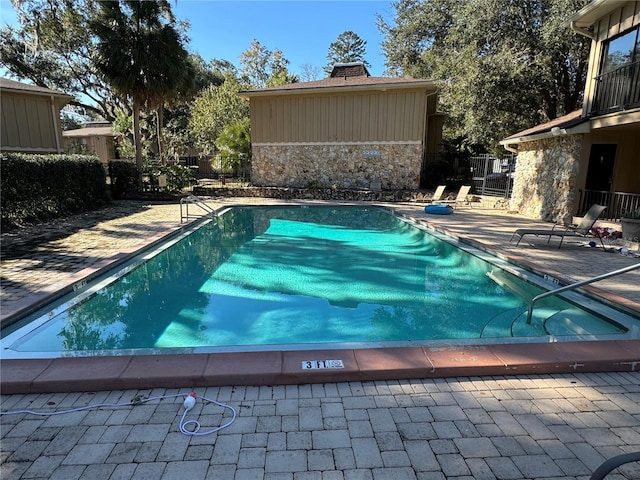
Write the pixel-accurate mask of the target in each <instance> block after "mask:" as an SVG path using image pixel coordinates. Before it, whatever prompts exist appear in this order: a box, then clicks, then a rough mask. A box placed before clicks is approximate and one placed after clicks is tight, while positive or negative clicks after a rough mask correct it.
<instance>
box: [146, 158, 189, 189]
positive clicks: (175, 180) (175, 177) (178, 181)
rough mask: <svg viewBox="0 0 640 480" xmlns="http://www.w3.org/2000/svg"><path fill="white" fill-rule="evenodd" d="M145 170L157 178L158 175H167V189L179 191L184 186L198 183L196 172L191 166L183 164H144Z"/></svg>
mask: <svg viewBox="0 0 640 480" xmlns="http://www.w3.org/2000/svg"><path fill="white" fill-rule="evenodd" d="M145 172H149V174H150V175H152V176H153V177H155V179H156V180H155V181H156V182H157V178H158V176H159V175H166V177H167V191H168V192H180V191H182V189H184V188H186V187H190V186H191V185H193V184H195V183H198V178H197V175H196V173H195V172H194V170H193V169H192V168H189V167H185V166H183V165H159V164H155V163H147V164H145Z"/></svg>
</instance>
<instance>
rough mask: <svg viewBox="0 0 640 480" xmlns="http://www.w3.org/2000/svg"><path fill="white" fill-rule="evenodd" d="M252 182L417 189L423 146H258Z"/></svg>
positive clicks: (254, 155) (261, 184)
mask: <svg viewBox="0 0 640 480" xmlns="http://www.w3.org/2000/svg"><path fill="white" fill-rule="evenodd" d="M252 156H253V158H252V161H251V165H252V166H251V182H252V183H253V184H254V185H257V186H279V187H298V188H301V187H308V186H315V187H328V188H332V187H333V188H338V189H369V188H370V189H373V190H378V189H383V190H394V189H395V190H397V189H417V188H418V187H419V185H420V167H421V164H422V145H421V144H419V143H410V144H409V143H407V144H387V145H380V144H370V145H369V144H317V145H314V144H281V145H253V147H252Z"/></svg>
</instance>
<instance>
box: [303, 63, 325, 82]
mask: <svg viewBox="0 0 640 480" xmlns="http://www.w3.org/2000/svg"><path fill="white" fill-rule="evenodd" d="M300 70H301V72H302V73H300V79H301V80H302V81H303V82H312V81H314V80H318V79H319V78H320V67H316V66H315V65H312V64H310V63H305V64H304V65H302V66H301V67H300Z"/></svg>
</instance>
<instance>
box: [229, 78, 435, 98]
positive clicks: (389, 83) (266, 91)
mask: <svg viewBox="0 0 640 480" xmlns="http://www.w3.org/2000/svg"><path fill="white" fill-rule="evenodd" d="M417 87H424V88H428V89H430V90H436V89H437V88H438V84H437V82H436V81H435V80H431V79H417V78H400V77H365V76H357V77H329V78H325V79H324V80H316V81H312V82H299V83H288V84H286V85H279V86H277V87H267V88H261V89H258V90H243V91H241V92H240V93H239V94H240V95H241V96H244V97H257V96H268V95H275V94H278V95H287V94H302V93H321V92H332V91H338V90H341V91H342V90H381V91H385V90H391V89H406V88H417Z"/></svg>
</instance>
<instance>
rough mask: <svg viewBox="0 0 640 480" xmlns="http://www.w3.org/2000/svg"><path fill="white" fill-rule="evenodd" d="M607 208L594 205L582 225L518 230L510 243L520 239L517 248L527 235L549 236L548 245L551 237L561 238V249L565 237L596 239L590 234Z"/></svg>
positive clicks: (583, 219)
mask: <svg viewBox="0 0 640 480" xmlns="http://www.w3.org/2000/svg"><path fill="white" fill-rule="evenodd" d="M606 208H607V207H605V206H604V205H598V204H597V203H595V204H593V205H592V206H591V208H590V209H589V210H588V211H587V213H585V215H584V217H583V218H582V220H581V221H580V223H578V224H577V225H560V224H556V225H554V226H553V228H551V230H538V229H528V228H519V229H518V230H516V231H515V232H513V235H511V239H510V240H509V241H512V240H513V237H516V236H517V237H518V241H517V242H516V247H517V246H518V244H520V240H522V237H524V236H525V235H536V236H543V237H544V236H548V237H549V239H548V240H547V243H549V242H550V241H551V237H554V236H555V237H560V245H558V248H560V247H561V246H562V241H563V240H564V237H583V238H586V237H589V236H591V237H594V238H595V237H596V236H595V235H593V234H591V233H590V232H591V229H592V228H593V225H594V224H595V223H596V221H597V220H598V217H599V216H600V214H602V212H604V210H605V209H606ZM598 238H599V239H600V243H601V244H602V249H603V251H604V250H605V248H604V242H603V241H602V237H600V236H598Z"/></svg>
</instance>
